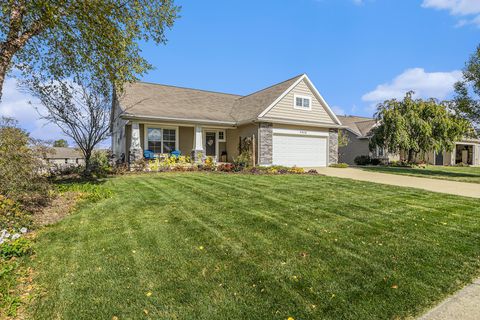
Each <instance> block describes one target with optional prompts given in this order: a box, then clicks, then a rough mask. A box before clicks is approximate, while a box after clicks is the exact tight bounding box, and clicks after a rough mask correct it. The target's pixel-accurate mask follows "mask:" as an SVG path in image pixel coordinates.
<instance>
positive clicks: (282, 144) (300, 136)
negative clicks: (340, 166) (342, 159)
mask: <svg viewBox="0 0 480 320" xmlns="http://www.w3.org/2000/svg"><path fill="white" fill-rule="evenodd" d="M272 142H273V146H272V163H273V165H281V166H288V167H292V166H297V167H326V166H327V165H328V161H327V157H328V132H321V131H308V130H292V129H279V128H274V129H273V141H272Z"/></svg>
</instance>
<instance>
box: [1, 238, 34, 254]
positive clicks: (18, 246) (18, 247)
mask: <svg viewBox="0 0 480 320" xmlns="http://www.w3.org/2000/svg"><path fill="white" fill-rule="evenodd" d="M30 253H32V243H31V242H30V240H28V239H25V238H23V237H21V238H18V239H15V240H10V241H7V242H4V243H2V244H1V245H0V257H2V258H4V259H10V258H12V257H17V258H19V257H23V256H26V255H29V254H30Z"/></svg>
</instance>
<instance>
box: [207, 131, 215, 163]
mask: <svg viewBox="0 0 480 320" xmlns="http://www.w3.org/2000/svg"><path fill="white" fill-rule="evenodd" d="M205 153H206V156H207V157H215V156H216V155H217V133H216V132H208V131H207V132H205Z"/></svg>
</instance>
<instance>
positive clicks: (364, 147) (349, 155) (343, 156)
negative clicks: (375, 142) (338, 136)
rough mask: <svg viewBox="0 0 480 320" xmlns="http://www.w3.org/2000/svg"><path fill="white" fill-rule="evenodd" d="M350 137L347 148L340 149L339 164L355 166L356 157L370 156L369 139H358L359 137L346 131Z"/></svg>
mask: <svg viewBox="0 0 480 320" xmlns="http://www.w3.org/2000/svg"><path fill="white" fill-rule="evenodd" d="M344 132H345V133H346V135H347V137H348V144H347V146H345V147H339V148H338V156H339V157H338V158H339V162H343V163H348V164H350V165H354V164H355V162H354V161H353V160H354V159H355V157H357V156H361V155H366V156H368V155H369V154H370V149H369V148H368V143H369V142H368V139H358V137H357V136H356V135H355V134H353V133H351V132H350V131H348V130H345V131H344Z"/></svg>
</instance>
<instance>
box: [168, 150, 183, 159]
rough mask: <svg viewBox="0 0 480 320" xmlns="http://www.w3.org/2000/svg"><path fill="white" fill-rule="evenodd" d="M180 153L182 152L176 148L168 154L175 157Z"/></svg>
mask: <svg viewBox="0 0 480 320" xmlns="http://www.w3.org/2000/svg"><path fill="white" fill-rule="evenodd" d="M181 154H182V153H181V152H180V151H178V150H174V151H172V152H171V153H170V155H171V156H172V157H175V158H178V157H180V155H181Z"/></svg>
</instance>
